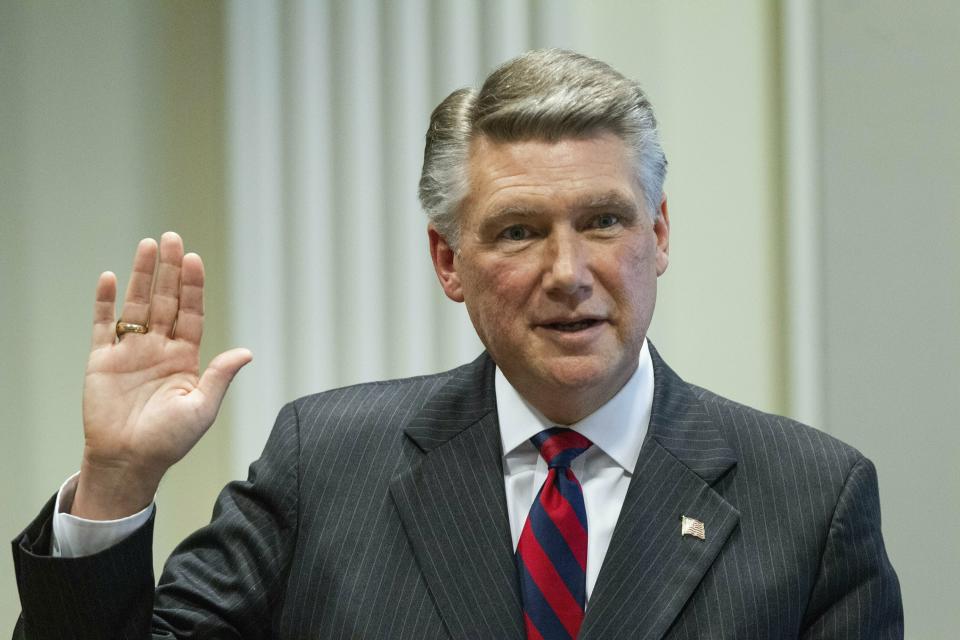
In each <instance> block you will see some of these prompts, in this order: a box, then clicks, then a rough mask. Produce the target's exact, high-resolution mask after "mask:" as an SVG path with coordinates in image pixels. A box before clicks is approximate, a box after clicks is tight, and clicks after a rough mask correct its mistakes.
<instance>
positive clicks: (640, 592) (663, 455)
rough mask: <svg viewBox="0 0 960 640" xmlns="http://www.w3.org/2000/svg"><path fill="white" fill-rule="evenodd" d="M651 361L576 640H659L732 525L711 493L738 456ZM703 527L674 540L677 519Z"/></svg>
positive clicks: (671, 376) (682, 386)
mask: <svg viewBox="0 0 960 640" xmlns="http://www.w3.org/2000/svg"><path fill="white" fill-rule="evenodd" d="M651 355H652V356H653V362H654V385H655V388H654V400H653V410H652V413H651V417H650V429H649V432H648V435H647V440H646V442H644V445H643V448H642V449H641V451H640V457H639V459H638V460H637V466H636V468H635V469H634V475H633V478H632V480H631V482H630V488H629V489H628V490H627V496H626V499H625V501H624V504H623V508H622V510H621V512H620V518H619V520H618V522H617V526H616V529H615V530H614V533H613V538H612V540H611V542H610V548H609V549H608V551H607V555H606V558H605V559H604V561H603V566H602V568H601V570H600V575H599V577H598V579H597V584H596V586H595V588H594V591H593V594H592V596H591V598H590V603H589V605H588V608H587V615H586V618H585V620H584V626H583V629H581V633H580V637H581V638H597V639H599V638H611V637H631V638H661V637H663V635H664V634H665V633H666V631H667V630H668V629H669V627H670V625H671V624H672V623H673V622H674V620H675V619H676V617H677V616H678V615H679V614H680V612H681V610H682V609H683V606H684V605H685V604H686V602H687V600H688V599H689V597H690V595H691V594H692V593H693V591H694V589H695V588H696V587H697V585H698V584H699V583H700V581H701V580H702V578H703V576H704V574H705V573H706V572H707V570H708V569H709V568H710V566H711V564H712V563H713V561H714V560H715V559H716V557H717V554H718V553H719V552H720V549H721V548H722V547H723V545H724V543H725V542H726V540H727V537H728V536H729V535H730V533H731V532H732V531H733V530H734V528H735V527H736V526H737V523H738V522H739V517H740V514H739V512H738V511H737V510H736V509H735V508H734V507H733V506H732V505H730V504H729V503H728V502H726V500H724V499H723V498H722V497H721V496H720V495H719V494H718V493H717V492H716V491H714V490H713V489H712V488H711V486H710V485H711V484H713V483H714V482H715V481H716V480H717V479H719V478H720V477H721V476H722V475H723V474H725V473H726V472H727V471H728V470H729V469H730V468H731V467H732V466H733V465H734V464H736V457H735V455H734V452H733V451H732V450H731V449H730V448H729V447H728V446H727V444H726V442H725V441H724V438H723V436H722V434H721V433H720V431H719V430H718V429H717V428H716V426H715V425H714V424H713V421H712V420H711V419H710V418H709V416H708V415H707V413H706V411H705V409H704V407H703V405H702V403H701V402H700V401H699V399H698V398H697V397H696V396H695V395H694V393H693V391H692V390H691V388H690V386H689V385H687V384H686V383H685V382H683V381H682V380H681V379H680V378H679V377H677V375H676V374H675V373H674V372H673V371H672V370H671V369H670V368H669V367H668V366H667V365H666V364H665V363H664V362H663V361H662V360H661V359H660V357H659V355H658V354H657V353H656V351H655V350H654V349H653V347H652V345H651ZM681 515H686V516H688V517H691V518H695V519H697V520H700V521H702V522H703V523H704V526H705V530H706V539H705V540H699V539H696V538H694V537H691V536H681V535H680V516H681Z"/></svg>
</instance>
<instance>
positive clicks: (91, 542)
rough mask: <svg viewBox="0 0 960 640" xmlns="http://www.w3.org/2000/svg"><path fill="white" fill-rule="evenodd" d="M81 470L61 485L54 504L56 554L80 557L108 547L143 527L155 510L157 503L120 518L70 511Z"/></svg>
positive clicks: (62, 556)
mask: <svg viewBox="0 0 960 640" xmlns="http://www.w3.org/2000/svg"><path fill="white" fill-rule="evenodd" d="M79 477H80V472H79V471H78V472H77V473H75V474H73V475H72V476H70V477H69V478H67V481H66V482H64V483H63V484H62V485H61V486H60V491H58V492H57V501H56V503H55V504H54V507H53V544H52V547H53V548H52V549H51V553H52V555H53V557H55V558H79V557H81V556H89V555H93V554H94V553H98V552H100V551H103V550H104V549H108V548H110V547H112V546H113V545H115V544H117V543H118V542H120V541H121V540H123V539H124V538H126V537H127V536H129V535H130V534H131V533H133V532H134V531H136V530H137V529H139V528H140V527H142V526H143V525H144V524H146V523H147V521H148V520H149V519H150V514H151V513H153V508H154V503H150V505H149V506H148V507H147V508H145V509H144V510H143V511H140V512H138V513H135V514H133V515H132V516H127V517H126V518H120V519H119V520H87V519H86V518H78V517H77V516H74V515H71V514H69V513H66V512H67V511H69V510H70V507H71V506H73V496H74V494H75V493H76V491H77V479H78V478H79Z"/></svg>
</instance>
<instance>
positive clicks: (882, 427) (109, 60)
mask: <svg viewBox="0 0 960 640" xmlns="http://www.w3.org/2000/svg"><path fill="white" fill-rule="evenodd" d="M787 4H789V3H787V2H786V0H785V2H784V3H779V2H773V1H772V0H769V1H764V0H743V1H738V2H712V3H706V2H701V1H697V0H673V1H671V0H657V1H653V0H647V1H640V2H627V1H623V2H616V1H614V0H602V1H600V0H593V1H589V0H575V1H571V2H569V3H568V6H569V8H570V10H571V11H572V12H573V13H574V20H573V21H572V23H573V24H575V25H576V26H577V29H576V31H575V32H574V33H573V34H571V36H572V39H573V44H575V45H576V46H577V47H578V48H580V49H581V50H583V51H584V52H585V53H588V54H592V55H596V56H598V57H601V58H603V59H605V60H607V61H608V62H610V63H612V64H613V65H614V66H616V67H618V68H619V69H621V70H622V71H624V72H625V73H627V74H629V75H632V76H633V77H636V78H638V79H640V80H641V82H642V83H643V85H644V86H645V88H646V89H647V91H648V93H649V94H650V95H651V98H652V100H653V102H654V104H655V105H656V107H657V112H658V116H659V118H660V120H661V124H662V128H663V137H664V144H665V148H666V150H667V154H668V157H669V158H670V163H671V164H670V175H669V177H668V181H667V191H668V196H669V201H670V211H671V219H672V228H673V234H672V242H671V258H672V260H671V267H670V269H669V271H668V272H667V274H666V275H665V276H664V278H663V279H662V280H661V282H660V301H659V305H658V309H657V314H656V320H655V324H654V326H653V328H652V331H651V336H652V339H653V340H654V341H655V342H656V343H657V345H658V347H659V348H660V349H661V351H662V352H663V353H664V354H665V355H666V357H667V358H668V359H669V360H670V362H671V364H672V365H673V366H674V367H675V368H676V369H677V370H678V371H679V372H680V373H681V375H684V377H686V378H687V379H689V380H691V381H693V382H695V383H698V384H701V385H704V386H707V387H710V388H712V389H714V390H716V391H718V392H720V393H722V394H725V395H729V396H731V397H733V398H736V399H738V400H740V401H743V402H746V403H748V404H752V405H754V406H757V407H760V408H763V409H766V410H770V411H775V412H780V413H787V414H790V413H791V412H792V411H793V410H794V408H795V406H794V405H795V393H794V390H795V389H796V381H795V380H792V379H791V373H790V372H791V371H792V369H791V364H792V362H791V357H792V356H791V352H790V350H789V349H788V342H789V327H790V326H791V318H790V317H789V311H788V310H789V309H790V306H789V304H788V302H789V300H790V299H791V290H790V282H791V280H790V278H789V277H788V276H789V274H788V272H787V271H788V269H787V258H786V253H787V249H788V246H789V245H790V240H791V238H790V236H789V232H788V230H789V225H788V224H787V220H786V219H785V214H784V213H783V212H784V210H785V190H784V186H783V185H784V183H785V181H786V178H785V175H784V172H785V167H787V166H788V165H789V163H788V162H787V161H786V160H787V154H788V153H790V152H791V148H790V147H789V146H788V145H786V144H785V143H784V140H785V133H784V130H785V121H784V114H785V113H786V112H787V110H786V109H785V105H784V104H783V98H782V96H783V89H782V87H783V84H784V81H785V77H784V75H785V70H784V66H783V64H782V61H783V47H784V40H785V38H784V24H783V18H784V13H785V12H784V7H785V6H786V5H787ZM903 6H905V5H902V3H898V2H894V1H893V0H877V1H876V2H873V3H870V5H869V7H866V6H863V7H861V6H859V5H858V4H857V3H847V2H826V1H819V2H814V1H811V2H810V3H808V7H810V8H812V16H813V18H814V20H813V23H812V35H813V36H814V37H813V44H814V47H813V52H814V60H813V63H814V69H815V71H816V73H815V83H814V89H815V91H816V96H815V99H814V100H812V103H813V105H814V108H815V116H816V117H815V121H816V123H817V127H816V129H815V132H814V134H815V135H814V136H813V137H814V138H815V139H813V140H812V141H811V143H812V144H813V146H814V148H815V149H816V150H817V154H818V155H817V157H818V163H817V168H818V181H817V182H816V184H817V185H818V186H817V192H816V193H815V194H814V198H815V201H816V202H817V203H818V205H819V206H818V207H817V211H818V215H817V220H818V227H817V228H818V234H819V235H818V236H817V237H818V239H819V242H818V244H817V247H818V254H817V259H816V260H815V264H814V265H813V266H814V267H815V269H814V273H816V274H817V277H818V280H817V282H818V287H817V291H818V296H819V297H818V302H819V305H820V308H821V309H822V312H821V313H819V314H818V316H817V318H818V323H819V328H820V330H821V333H822V336H823V346H822V348H820V349H819V351H818V354H819V356H820V357H819V360H818V361H819V362H820V370H819V375H818V376H817V380H818V381H819V382H818V384H819V388H820V389H821V391H822V398H823V403H822V412H821V413H822V419H823V424H820V425H817V426H820V427H822V428H824V429H826V430H827V431H829V432H831V433H834V434H836V435H838V436H839V437H841V438H843V439H845V440H847V441H849V442H851V443H852V444H854V445H856V446H858V447H859V448H860V449H861V450H863V451H864V452H865V453H866V454H867V455H869V456H870V457H871V458H872V459H874V461H875V462H876V463H877V465H878V468H879V472H880V482H881V496H882V501H883V508H884V532H885V535H886V538H887V544H888V549H889V552H890V554H891V557H892V559H893V561H894V564H895V566H896V567H897V569H898V572H899V574H900V578H901V582H902V587H903V591H904V601H905V606H906V612H907V635H908V637H910V638H923V639H926V638H948V637H952V633H953V629H955V628H956V626H957V625H958V623H960V617H958V613H957V609H956V607H955V605H954V600H955V594H956V592H957V589H958V584H957V578H956V576H957V575H958V571H960V556H958V552H957V551H956V548H955V547H954V545H952V543H951V540H952V531H956V530H957V529H958V526H960V522H958V515H957V513H958V510H957V506H958V504H960V474H958V473H957V472H956V460H957V459H958V455H960V436H958V435H957V434H958V432H957V430H956V429H955V428H954V424H955V423H956V417H955V412H954V411H950V412H949V413H948V407H950V408H952V407H951V405H950V400H951V399H952V398H953V397H955V396H956V394H957V392H958V391H960V341H958V340H957V338H956V335H955V334H956V328H957V326H960V295H958V292H960V252H958V249H960V187H958V183H957V181H956V179H955V176H956V175H958V174H960V151H958V150H960V139H958V138H957V134H956V131H958V130H960V111H958V110H957V109H956V105H957V104H960V85H958V83H957V82H956V77H957V70H958V69H957V65H958V61H960V50H958V44H957V43H958V42H960V38H958V37H957V36H958V35H960V34H958V31H960V27H958V26H957V25H960V15H958V11H960V9H958V8H957V6H958V5H955V4H954V3H951V2H950V1H949V0H939V1H935V0H921V1H919V2H914V3H911V4H910V11H909V12H906V11H905V9H904V8H903ZM226 33H227V29H226V25H225V17H224V5H223V4H221V3H217V2H201V3H198V2H163V3H160V2H147V1H139V2H120V1H116V2H110V1H107V0H95V1H91V2H85V3H83V4H78V3H55V2H52V1H49V2H47V1H40V2H26V1H19V0H0V312H2V316H0V354H2V356H0V357H2V358H3V361H4V364H5V365H6V366H4V367H0V402H2V406H3V408H4V412H3V418H2V420H0V498H2V503H0V504H2V509H3V511H2V513H3V515H2V517H0V534H2V536H3V537H4V538H5V539H7V540H10V539H12V538H13V537H14V536H15V535H16V534H17V532H19V531H20V530H21V529H22V528H23V527H24V526H25V525H26V523H27V522H28V521H29V520H30V519H31V518H32V517H33V515H34V514H35V513H36V511H37V510H38V509H39V508H40V506H41V505H42V503H43V502H44V501H45V500H46V499H48V498H49V496H50V495H51V494H52V493H53V492H54V491H55V490H56V487H57V485H58V484H59V483H60V482H61V481H62V480H63V479H64V478H65V477H66V476H67V475H69V474H70V473H72V472H73V471H74V470H75V469H76V468H77V466H78V464H79V457H80V451H81V446H82V435H81V425H80V414H79V401H80V389H81V383H82V373H83V367H84V363H85V359H86V350H87V343H88V322H89V317H90V307H91V305H90V298H91V295H92V288H93V285H94V283H95V281H96V277H97V274H98V273H99V272H100V271H102V270H105V269H112V270H115V271H117V272H118V273H119V274H120V275H121V281H123V280H124V279H125V273H126V270H127V269H128V264H129V261H130V258H131V255H132V250H133V248H134V246H135V244H136V241H137V240H138V239H139V238H140V237H143V236H147V235H150V236H154V237H156V236H158V235H159V234H160V233H161V232H162V231H164V230H166V229H168V228H175V229H177V230H178V231H180V232H181V234H182V235H183V236H184V237H185V238H186V240H187V244H188V248H189V249H191V250H195V251H198V252H199V253H201V255H203V256H204V260H205V262H206V265H207V270H208V282H209V293H208V309H209V311H210V313H209V318H210V325H209V329H208V331H207V334H206V336H207V337H206V343H205V347H204V354H203V357H204V358H205V359H208V358H209V357H210V355H212V354H213V353H216V352H217V351H219V350H221V349H223V348H225V347H227V346H230V345H229V341H230V335H231V323H230V319H229V318H228V317H226V315H225V314H224V313H218V312H217V311H218V310H220V311H221V312H222V311H224V310H225V309H227V308H228V306H229V303H230V300H229V298H228V294H227V292H228V291H230V287H231V285H235V284H236V283H235V282H232V281H231V274H230V273H229V257H228V256H229V254H230V251H231V247H230V246H229V240H228V239H229V237H230V234H229V232H228V229H227V228H226V223H225V220H226V219H227V215H226V207H227V200H228V194H227V193H226V191H227V185H226V179H225V174H226V166H227V158H226V149H227V144H226V140H225V137H226V113H227V109H228V108H229V105H227V104H226V98H225V89H224V76H225V69H226V61H225V55H226V53H225V52H226V50H227V47H226V43H225V38H226V37H227V36H226ZM451 88H452V87H451ZM426 116H427V114H426V113H425V114H424V122H426ZM417 161H419V160H417ZM412 187H413V185H411V188H412ZM811 348H817V347H816V346H812V347H811ZM273 409H275V408H273ZM232 436H233V434H232V429H231V421H230V416H229V415H223V414H222V415H221V417H220V419H219V420H218V423H217V425H215V427H214V429H213V430H212V431H211V432H210V433H209V434H208V435H207V436H206V437H205V439H204V440H203V441H202V442H201V443H200V445H199V446H198V448H197V449H196V450H195V451H194V452H192V453H191V455H190V456H188V458H187V459H186V460H185V461H184V462H182V463H181V464H180V465H178V466H177V467H175V468H174V469H173V470H172V471H171V473H170V474H169V475H168V477H167V479H166V480H165V482H164V485H163V486H162V488H161V493H160V496H159V497H158V503H159V509H160V511H159V517H158V530H157V543H156V558H157V562H158V566H159V563H160V562H162V559H163V558H164V557H165V556H166V555H167V554H168V553H169V551H170V550H171V549H172V547H173V545H174V544H175V543H176V541H178V540H179V539H180V538H182V537H183V536H184V535H185V534H186V533H187V532H189V531H190V530H192V529H194V528H196V527H197V526H200V525H201V524H203V523H204V522H206V520H207V519H208V518H209V512H210V507H211V505H212V501H213V498H214V496H215V494H216V492H217V491H218V490H219V488H220V486H222V485H223V484H224V483H225V482H226V481H227V480H229V479H230V474H231V462H230V454H231V445H232V441H233V437H232ZM0 575H2V576H4V579H3V580H2V581H0V620H2V621H5V622H0V633H2V630H3V629H5V628H12V626H13V623H14V620H15V618H16V614H17V611H18V610H19V604H18V602H17V597H16V589H15V583H14V579H13V567H12V562H11V560H10V554H9V553H4V554H0ZM4 625H6V627H5V626H4Z"/></svg>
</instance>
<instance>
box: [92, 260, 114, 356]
mask: <svg viewBox="0 0 960 640" xmlns="http://www.w3.org/2000/svg"><path fill="white" fill-rule="evenodd" d="M116 304H117V276H115V275H114V274H113V273H112V272H110V271H104V272H103V273H101V274H100V278H99V279H98V280H97V292H96V298H95V300H94V303H93V340H92V344H93V348H94V349H98V348H100V347H103V346H107V345H111V344H113V343H114V342H115V341H116V339H117V333H116V320H115V319H114V314H115V313H116Z"/></svg>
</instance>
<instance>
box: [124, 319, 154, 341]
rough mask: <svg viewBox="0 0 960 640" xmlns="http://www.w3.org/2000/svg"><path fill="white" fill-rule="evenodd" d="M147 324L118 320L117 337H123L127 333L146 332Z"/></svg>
mask: <svg viewBox="0 0 960 640" xmlns="http://www.w3.org/2000/svg"><path fill="white" fill-rule="evenodd" d="M146 332H147V325H145V324H137V323H135V322H124V321H123V320H117V337H118V338H122V337H123V334H125V333H146Z"/></svg>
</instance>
